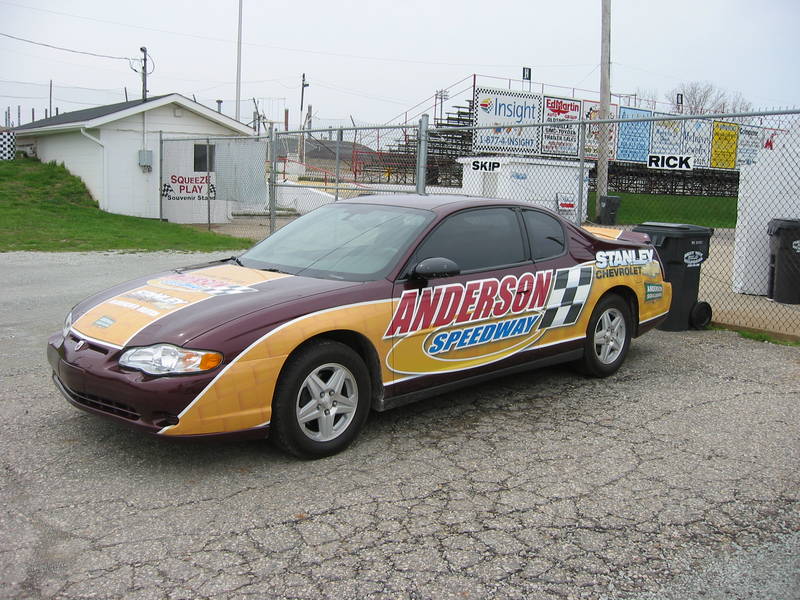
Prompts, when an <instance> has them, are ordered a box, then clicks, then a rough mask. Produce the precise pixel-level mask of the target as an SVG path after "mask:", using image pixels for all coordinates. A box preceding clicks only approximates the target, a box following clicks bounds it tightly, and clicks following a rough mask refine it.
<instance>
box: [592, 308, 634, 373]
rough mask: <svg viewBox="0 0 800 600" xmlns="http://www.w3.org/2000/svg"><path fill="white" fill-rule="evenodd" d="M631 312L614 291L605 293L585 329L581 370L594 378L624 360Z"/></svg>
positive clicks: (630, 328)
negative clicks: (606, 294)
mask: <svg viewBox="0 0 800 600" xmlns="http://www.w3.org/2000/svg"><path fill="white" fill-rule="evenodd" d="M632 330H633V323H632V321H631V311H630V308H628V304H627V303H626V302H625V300H624V299H623V298H621V297H620V296H617V295H616V294H611V295H608V296H604V297H603V298H601V299H600V302H598V303H597V305H596V306H595V308H594V311H593V312H592V317H591V318H590V319H589V325H588V327H587V328H586V343H585V345H584V352H583V361H582V364H581V366H582V370H583V372H584V373H586V374H587V375H592V376H594V377H608V376H609V375H612V374H614V373H616V372H617V370H618V369H619V368H620V367H621V366H622V363H623V362H624V361H625V357H626V356H627V354H628V349H629V348H630V345H631V332H632Z"/></svg>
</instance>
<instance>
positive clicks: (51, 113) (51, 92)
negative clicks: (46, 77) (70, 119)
mask: <svg viewBox="0 0 800 600" xmlns="http://www.w3.org/2000/svg"><path fill="white" fill-rule="evenodd" d="M50 116H51V117H52V116H53V80H52V79H51V80H50Z"/></svg>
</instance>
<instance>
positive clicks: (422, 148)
mask: <svg viewBox="0 0 800 600" xmlns="http://www.w3.org/2000/svg"><path fill="white" fill-rule="evenodd" d="M427 175H428V115H426V114H425V115H422V118H421V119H420V120H419V130H418V131H417V193H418V194H420V195H422V196H424V195H425V179H426V177H427Z"/></svg>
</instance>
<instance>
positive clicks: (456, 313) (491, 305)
mask: <svg viewBox="0 0 800 600" xmlns="http://www.w3.org/2000/svg"><path fill="white" fill-rule="evenodd" d="M434 257H435V258H447V259H449V260H451V261H453V262H455V263H456V264H457V265H458V267H459V273H458V274H454V275H443V276H434V277H430V278H428V279H421V278H418V277H414V276H413V274H412V270H413V268H414V266H415V265H417V264H418V263H419V262H421V261H422V260H424V259H426V258H434ZM549 285H550V280H549V279H547V278H539V277H537V274H536V269H535V266H534V264H533V262H532V261H531V259H530V248H529V244H528V240H527V235H526V234H525V229H524V226H523V222H522V216H521V214H520V211H519V209H518V208H516V207H485V208H474V209H467V210H462V211H460V212H457V213H454V214H452V215H450V216H448V217H447V218H445V219H443V220H442V222H441V223H440V224H439V225H438V226H437V227H436V228H435V229H434V230H433V231H431V232H430V234H429V235H428V236H427V237H426V239H425V240H423V241H422V243H421V244H420V245H419V246H418V248H417V250H416V251H415V252H414V253H413V254H412V257H411V259H410V260H409V262H408V264H407V267H406V269H404V271H403V272H402V273H401V276H400V279H399V280H398V281H397V282H396V283H395V289H394V297H395V298H398V299H399V301H398V304H397V307H396V309H395V312H394V315H393V318H392V320H391V322H390V325H389V327H388V329H387V332H386V337H387V338H389V339H391V340H392V348H391V350H390V352H389V354H388V356H387V364H388V366H389V368H390V369H391V370H392V371H393V372H394V374H395V379H394V382H393V384H392V385H393V386H396V389H394V390H391V391H389V390H387V392H389V393H390V394H391V395H394V394H405V393H410V392H414V391H418V390H420V389H423V388H425V387H427V386H430V385H439V384H442V383H447V382H448V381H451V380H457V379H459V378H461V377H463V376H464V375H465V374H466V373H467V372H474V371H475V370H476V369H478V370H482V369H491V368H492V367H490V366H489V365H492V364H493V363H496V362H498V361H503V360H504V359H507V358H508V357H511V356H513V355H514V354H516V352H517V351H518V350H519V349H520V348H523V347H525V345H527V344H530V343H531V342H532V340H533V339H534V338H535V336H536V335H537V333H536V322H537V320H538V318H539V317H538V314H534V312H532V311H531V308H532V307H537V306H539V307H540V306H542V305H543V304H544V302H545V301H546V299H547V293H548V290H549Z"/></svg>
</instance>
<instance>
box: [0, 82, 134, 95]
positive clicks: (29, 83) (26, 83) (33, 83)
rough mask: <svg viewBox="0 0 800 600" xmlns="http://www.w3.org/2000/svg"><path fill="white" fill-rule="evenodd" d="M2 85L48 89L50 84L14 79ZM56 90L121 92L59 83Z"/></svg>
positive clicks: (55, 86) (112, 89)
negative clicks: (33, 86)
mask: <svg viewBox="0 0 800 600" xmlns="http://www.w3.org/2000/svg"><path fill="white" fill-rule="evenodd" d="M0 83H16V84H19V85H38V86H40V87H42V86H43V87H48V86H49V85H50V84H49V83H39V82H36V81H15V80H13V79H0ZM53 87H54V88H61V89H65V90H88V91H90V92H117V91H119V89H118V88H90V87H82V86H79V85H59V84H57V83H54V84H53Z"/></svg>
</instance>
